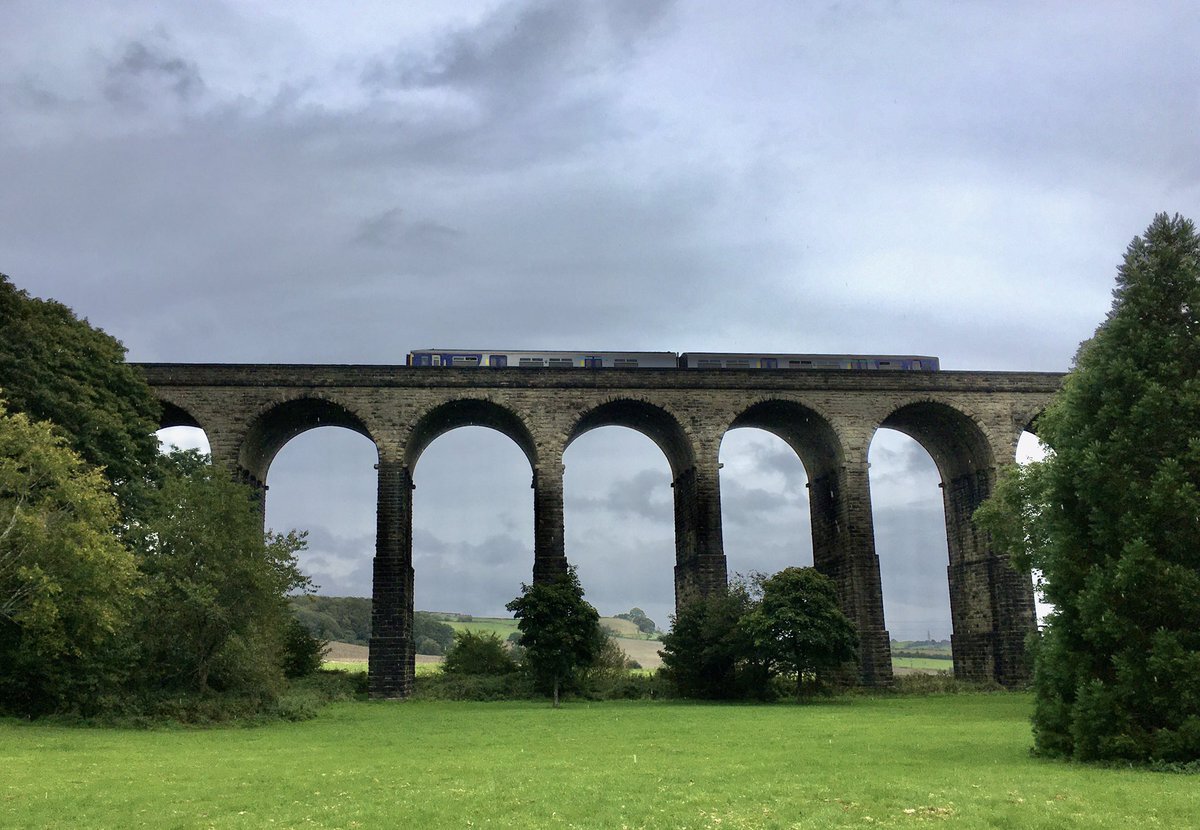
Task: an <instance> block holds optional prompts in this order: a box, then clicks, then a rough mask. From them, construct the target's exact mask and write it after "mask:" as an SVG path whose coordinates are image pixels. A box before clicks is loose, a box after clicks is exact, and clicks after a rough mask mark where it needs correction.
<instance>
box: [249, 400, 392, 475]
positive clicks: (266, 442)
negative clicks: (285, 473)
mask: <svg viewBox="0 0 1200 830" xmlns="http://www.w3.org/2000/svg"><path fill="white" fill-rule="evenodd" d="M324 426H335V427H343V428H345V429H349V430H351V431H353V432H357V433H358V434H359V435H362V436H363V437H365V438H366V439H367V440H368V441H370V442H371V443H373V444H375V445H376V446H378V442H377V441H376V440H375V436H373V435H372V434H371V430H370V429H369V428H368V427H367V425H366V423H365V422H364V420H363V419H362V418H361V417H359V415H358V414H357V413H355V412H354V411H353V410H351V409H350V408H348V407H346V406H344V405H342V404H341V403H339V402H337V401H334V400H331V399H329V398H324V397H317V396H311V397H310V396H305V397H297V398H292V399H290V400H286V401H283V402H280V403H275V404H272V405H271V406H269V407H267V408H265V409H263V410H262V411H261V412H259V413H258V415H257V416H255V417H254V418H253V420H251V422H250V426H249V427H248V428H247V430H246V433H245V436H244V437H243V438H242V442H241V446H240V447H239V449H238V455H237V458H238V467H239V468H240V469H241V470H242V471H243V473H245V474H246V475H248V476H249V477H250V478H251V479H253V480H256V481H258V482H260V483H265V482H266V480H267V471H268V470H269V469H270V467H271V461H273V460H274V458H275V456H276V455H277V454H278V453H279V451H280V450H281V449H283V446H284V445H285V444H287V442H288V441H290V440H291V439H292V438H295V437H296V436H297V435H299V434H300V433H302V432H307V431H308V430H310V429H316V428H317V427H324Z"/></svg>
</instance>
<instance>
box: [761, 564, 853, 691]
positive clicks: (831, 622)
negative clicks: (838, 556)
mask: <svg viewBox="0 0 1200 830" xmlns="http://www.w3.org/2000/svg"><path fill="white" fill-rule="evenodd" d="M742 626H743V628H744V629H745V630H746V631H747V632H748V633H749V636H750V638H751V639H752V640H753V642H754V645H755V647H756V649H757V651H758V652H759V654H761V655H762V657H763V658H764V659H765V660H766V661H768V664H769V666H770V668H771V670H772V671H773V672H780V673H783V674H789V675H790V674H794V675H795V676H796V696H797V697H800V696H801V694H802V692H803V688H804V681H805V680H806V679H807V678H816V677H818V676H819V675H820V673H821V672H824V671H828V670H829V669H833V668H836V667H838V666H840V665H842V664H843V663H846V662H848V661H850V660H853V659H854V657H855V655H856V653H857V650H858V634H857V633H856V632H855V630H854V624H853V623H851V622H850V620H848V619H847V618H846V615H845V614H843V613H842V611H841V608H840V607H839V606H838V599H837V588H836V586H835V585H834V583H833V580H831V579H830V578H829V577H827V576H825V575H824V574H821V573H819V572H818V571H817V570H816V569H815V568H784V569H783V570H782V571H780V572H779V573H777V574H774V575H773V576H771V577H769V578H767V579H765V580H763V583H762V599H761V600H760V601H759V602H758V603H757V605H756V606H755V607H754V608H753V609H752V610H751V611H750V613H749V614H747V615H746V617H745V618H744V619H743V621H742Z"/></svg>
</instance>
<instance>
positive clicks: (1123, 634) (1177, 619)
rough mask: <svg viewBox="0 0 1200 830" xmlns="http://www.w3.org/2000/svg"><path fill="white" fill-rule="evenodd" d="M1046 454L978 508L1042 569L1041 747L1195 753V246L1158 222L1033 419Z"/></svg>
mask: <svg viewBox="0 0 1200 830" xmlns="http://www.w3.org/2000/svg"><path fill="white" fill-rule="evenodd" d="M1037 428H1038V434H1039V437H1040V438H1041V439H1042V440H1043V441H1044V442H1045V443H1046V444H1047V445H1049V446H1050V447H1051V448H1052V450H1053V453H1052V454H1051V455H1049V456H1048V457H1047V458H1046V460H1045V461H1042V462H1040V463H1036V464H1032V465H1029V466H1028V467H1026V468H1025V469H1024V470H1014V471H1013V472H1012V473H1010V474H1009V475H1008V476H1007V477H1005V478H1004V479H1003V481H1002V483H1001V485H1000V487H999V488H998V490H997V493H996V496H995V497H994V498H993V499H992V500H991V502H989V503H988V504H987V505H985V507H984V508H983V509H982V510H981V513H980V517H979V518H980V523H981V524H982V525H983V526H984V528H985V529H987V530H989V531H990V532H991V533H992V535H993V539H994V540H995V542H996V543H997V544H999V545H1001V546H1002V547H1005V548H1007V549H1008V550H1009V551H1010V552H1012V553H1014V554H1016V555H1017V557H1018V560H1019V561H1020V562H1021V563H1022V564H1024V565H1031V566H1033V567H1035V568H1039V569H1040V570H1041V571H1042V573H1043V575H1044V591H1045V596H1046V599H1047V600H1048V601H1049V602H1050V603H1053V605H1054V608H1055V610H1054V612H1053V613H1052V614H1051V615H1050V616H1049V617H1048V619H1047V625H1046V628H1045V631H1044V633H1043V635H1042V638H1041V642H1040V643H1039V644H1038V647H1037V649H1036V658H1035V681H1034V683H1035V690H1036V709H1035V714H1034V719H1033V720H1034V732H1035V739H1036V746H1037V749H1038V750H1039V751H1041V752H1043V753H1046V754H1055V755H1065V756H1070V757H1073V758H1076V759H1079V760H1091V759H1129V760H1163V761H1174V762H1187V761H1196V760H1200V239H1198V237H1197V235H1196V230H1195V227H1194V226H1193V224H1192V222H1190V221H1188V220H1186V219H1183V218H1181V217H1179V216H1175V217H1168V216H1167V215H1165V214H1160V215H1158V216H1156V217H1155V218H1154V221H1153V222H1152V223H1151V225H1150V227H1149V228H1147V230H1146V233H1145V235H1144V236H1141V237H1138V238H1136V239H1134V240H1133V242H1132V243H1131V244H1130V246H1129V249H1128V251H1127V252H1126V254H1125V260H1124V263H1123V264H1122V265H1121V267H1120V270H1119V272H1118V276H1117V287H1116V289H1115V291H1114V294H1113V306H1112V310H1111V311H1110V312H1109V314H1108V317H1107V319H1106V320H1105V321H1104V323H1103V324H1102V325H1101V326H1100V327H1099V328H1098V329H1097V331H1096V334H1095V336H1094V337H1093V338H1092V339H1091V340H1090V341H1087V342H1085V343H1084V344H1083V345H1082V346H1081V347H1080V350H1079V353H1078V355H1077V356H1076V361H1075V367H1074V369H1073V371H1072V372H1071V373H1070V374H1069V375H1068V377H1067V379H1066V382H1065V384H1064V386H1063V389H1062V391H1061V393H1060V394H1059V395H1058V396H1057V398H1056V400H1055V401H1054V403H1053V404H1052V405H1051V406H1050V407H1049V408H1048V409H1047V411H1046V412H1045V413H1044V414H1043V416H1042V417H1041V418H1040V419H1039V420H1038V425H1037Z"/></svg>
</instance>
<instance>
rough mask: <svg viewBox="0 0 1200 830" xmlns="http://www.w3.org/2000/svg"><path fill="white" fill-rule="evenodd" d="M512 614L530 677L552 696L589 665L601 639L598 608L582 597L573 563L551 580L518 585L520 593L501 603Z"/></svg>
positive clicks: (556, 700) (602, 637)
mask: <svg viewBox="0 0 1200 830" xmlns="http://www.w3.org/2000/svg"><path fill="white" fill-rule="evenodd" d="M505 607H506V608H507V609H508V610H509V611H512V612H513V616H514V617H516V618H517V628H518V629H520V631H521V645H522V646H523V647H524V649H525V661H526V663H527V664H528V666H529V668H530V670H531V671H532V673H533V676H534V680H535V681H536V682H537V684H538V685H539V686H540V687H541V688H542V690H543V691H549V692H551V693H552V694H553V697H554V706H555V707H556V708H557V707H558V700H559V692H560V691H561V689H562V687H563V686H564V685H565V684H567V683H569V682H570V681H572V680H573V679H574V678H575V675H576V674H577V673H578V672H579V671H580V670H581V669H584V668H587V667H588V666H590V665H591V664H592V663H593V661H594V660H595V658H596V654H597V653H598V652H599V651H600V648H601V646H602V645H603V644H604V635H603V631H602V629H601V628H600V614H599V613H598V612H597V611H596V609H595V608H593V607H592V605H591V603H589V602H587V601H586V600H585V599H584V598H583V587H582V586H581V585H580V584H579V577H578V576H577V575H576V573H575V569H574V568H568V569H567V572H566V573H563V574H560V575H558V576H557V577H555V578H554V580H553V581H551V582H539V583H535V584H533V585H522V586H521V596H519V597H517V598H516V599H514V600H513V601H512V602H510V603H508V605H506V606H505Z"/></svg>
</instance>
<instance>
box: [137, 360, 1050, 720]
mask: <svg viewBox="0 0 1200 830" xmlns="http://www.w3.org/2000/svg"><path fill="white" fill-rule="evenodd" d="M141 368H142V369H143V370H144V372H145V374H146V377H147V379H148V380H149V382H150V385H151V386H152V387H153V389H154V391H155V393H156V394H157V396H158V397H159V399H160V400H161V402H162V403H163V411H164V414H163V420H162V426H164V427H167V426H196V427H200V428H202V429H203V430H204V431H205V432H206V434H207V436H208V440H209V444H210V446H211V449H212V457H213V461H214V463H219V464H224V465H226V466H228V467H230V468H231V469H232V470H234V471H235V473H236V474H237V475H239V476H240V477H242V478H243V479H244V480H246V481H248V482H250V483H252V484H255V485H257V486H259V487H260V488H263V489H264V490H265V487H266V481H267V473H268V471H269V469H270V466H271V461H272V459H273V458H274V457H275V455H276V453H278V452H279V450H280V449H281V448H282V447H283V446H284V444H286V443H287V442H288V441H289V440H290V439H291V438H293V437H294V436H296V435H298V434H299V433H301V432H304V431H305V430H309V429H314V428H316V427H321V426H338V427H344V428H346V429H351V430H354V431H355V432H358V433H360V434H362V435H364V436H366V437H367V438H368V439H370V440H371V441H372V442H374V444H375V447H376V449H377V451H378V464H377V465H376V469H377V470H378V507H377V531H376V549H375V559H374V582H373V589H372V598H373V605H372V609H373V610H372V630H371V641H370V668H369V673H370V678H369V684H370V692H371V695H372V696H373V697H404V696H406V695H407V694H408V693H409V691H410V690H411V687H412V678H413V664H414V656H413V655H414V653H413V639H412V615H413V579H414V573H413V566H412V489H413V478H412V476H413V469H414V467H415V465H416V463H417V461H418V460H419V459H420V457H421V453H422V451H423V450H424V449H425V448H426V447H427V446H428V445H429V444H430V442H432V441H433V440H434V439H435V438H437V437H438V436H439V435H441V434H443V433H445V432H447V431H449V430H452V429H455V428H457V427H461V426H468V425H476V426H485V427H490V428H492V429H495V430H499V431H500V432H502V433H503V434H505V435H507V436H508V437H509V438H511V439H512V440H513V441H515V442H516V443H517V445H518V446H520V448H521V449H522V450H523V451H524V453H525V455H526V457H527V458H528V459H529V466H530V468H531V471H532V476H533V485H532V486H533V490H534V554H533V563H532V579H533V580H535V581H536V580H544V579H547V578H550V577H552V576H553V575H554V574H556V573H560V572H562V571H563V570H564V569H565V568H566V567H567V556H566V551H565V550H564V544H563V460H562V459H563V452H564V451H565V450H566V448H567V446H568V445H570V443H571V442H572V441H573V440H574V439H575V438H577V437H579V436H580V435H582V434H583V433H585V432H587V431H588V430H591V429H595V428H597V427H602V426H607V425H619V426H625V427H630V428H632V429H635V430H638V431H639V432H641V433H643V434H645V435H646V436H648V437H649V438H650V439H651V440H653V441H654V442H655V443H656V444H657V445H658V446H659V447H660V448H661V449H662V451H663V454H664V455H665V456H666V458H667V461H668V462H669V463H670V467H671V476H672V480H673V483H672V485H671V486H672V488H673V490H674V503H675V557H676V558H675V595H676V602H677V603H678V602H679V599H680V597H682V596H685V595H686V594H687V593H688V592H689V591H707V590H710V589H712V588H715V587H717V586H720V585H723V584H724V582H725V580H726V563H725V554H724V552H723V549H722V543H721V493H720V487H719V477H718V476H719V474H718V468H719V465H718V462H717V455H718V451H719V448H720V444H721V439H722V437H723V436H724V434H725V432H726V431H728V430H729V429H732V428H735V427H759V428H761V429H765V430H768V431H770V432H772V433H774V434H775V435H778V436H779V437H780V438H782V439H783V440H784V441H785V442H787V444H788V445H789V446H791V447H792V449H794V450H795V451H796V454H797V455H798V456H799V458H800V460H801V462H802V463H803V464H804V468H805V471H806V472H807V474H808V481H809V485H808V486H809V491H810V498H809V502H810V509H811V514H812V533H813V552H814V561H815V565H816V567H817V569H818V570H820V571H822V572H824V573H825V574H827V575H829V576H830V577H832V578H833V579H834V580H835V582H836V583H837V586H838V591H839V597H840V600H841V604H842V607H843V610H844V611H845V612H846V614H847V615H848V616H849V617H850V619H851V620H852V621H853V622H854V623H855V624H856V625H857V627H858V633H859V637H860V657H859V673H860V681H861V682H862V683H863V684H867V685H887V684H889V683H891V681H892V663H891V654H890V650H889V637H888V632H887V629H886V627H885V624H884V618H883V597H882V592H881V588H880V578H879V561H878V558H877V556H876V554H875V538H874V529H873V526H872V519H871V494H870V490H869V482H868V475H867V466H868V465H867V449H868V446H869V445H870V443H871V438H872V436H873V435H874V433H875V431H876V430H877V429H879V428H880V427H888V428H891V429H896V430H899V431H901V432H904V433H906V434H908V435H910V436H912V437H913V438H915V439H916V440H917V441H919V442H920V443H921V444H922V446H924V448H925V449H926V450H927V451H928V452H929V454H930V455H931V456H932V457H933V460H934V461H935V462H936V464H937V468H938V471H939V473H940V475H941V480H942V481H941V487H942V491H943V497H944V502H945V514H946V536H947V541H948V547H949V566H948V576H949V583H950V605H951V618H952V622H953V637H952V643H953V653H954V672H955V675H956V676H958V677H960V678H965V679H972V680H988V679H991V680H995V681H997V682H999V683H1001V684H1004V685H1006V686H1013V685H1019V684H1021V683H1023V682H1024V681H1026V680H1027V678H1028V677H1029V668H1028V666H1027V664H1026V661H1025V656H1024V648H1023V644H1024V639H1025V636H1026V635H1027V634H1028V633H1029V632H1030V631H1031V630H1032V629H1033V628H1034V626H1035V624H1036V623H1035V616H1034V601H1033V587H1032V582H1031V579H1030V575H1029V574H1027V573H1018V572H1016V571H1015V570H1013V568H1012V567H1010V565H1009V563H1008V562H1007V560H1006V559H1004V558H1003V557H1001V556H998V555H997V554H996V553H995V552H994V551H993V550H992V549H991V548H990V547H989V543H988V539H987V538H986V536H985V535H983V534H981V533H979V532H978V531H977V530H976V529H975V528H974V527H973V526H972V524H971V514H972V512H973V511H974V510H975V508H976V507H977V506H978V505H979V504H980V503H981V502H982V501H983V499H985V498H986V497H987V495H988V494H989V492H990V491H991V488H992V486H993V483H994V482H995V480H996V474H997V470H998V469H999V467H1000V466H1001V465H1004V464H1009V463H1012V461H1013V457H1014V452H1015V448H1016V443H1017V440H1018V438H1019V437H1020V435H1021V432H1022V431H1023V430H1026V429H1030V428H1031V426H1032V424H1033V422H1034V420H1035V419H1036V417H1037V416H1038V414H1039V413H1040V412H1041V411H1042V410H1043V409H1044V408H1045V406H1046V405H1047V404H1048V403H1049V401H1050V398H1051V396H1052V395H1053V393H1054V392H1055V391H1056V390H1057V389H1058V388H1059V386H1060V384H1061V382H1062V377H1063V376H1062V375H1061V374H1050V373H1034V372H945V371H943V372H870V371H770V370H756V369H749V370H740V369H715V370H703V369H607V368H605V369H530V368H487V369H479V368H408V367H405V366H358V365H338V366H334V365H246V364H243V365H236V364H167V363H154V364H142V366H141Z"/></svg>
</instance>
